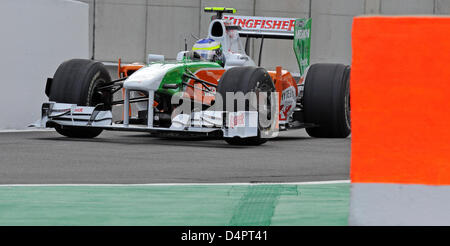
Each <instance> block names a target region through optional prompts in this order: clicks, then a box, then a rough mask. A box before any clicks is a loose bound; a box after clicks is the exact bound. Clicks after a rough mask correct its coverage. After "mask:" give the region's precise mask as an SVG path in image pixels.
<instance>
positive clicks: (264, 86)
mask: <svg viewBox="0 0 450 246" xmlns="http://www.w3.org/2000/svg"><path fill="white" fill-rule="evenodd" d="M273 91H275V86H274V84H273V81H272V78H271V77H270V75H269V73H267V71H266V70H265V69H264V68H261V67H234V68H230V69H228V70H227V71H226V72H225V73H224V74H223V75H222V77H221V78H220V80H219V84H218V86H217V92H218V93H219V94H220V95H221V96H222V100H223V105H224V110H226V105H227V101H226V93H227V92H233V93H236V92H242V93H243V94H244V95H245V94H247V93H248V92H256V94H257V95H258V92H267V93H268V95H269V96H270V92H273ZM267 101H269V102H270V100H269V99H268V100H267ZM268 108H269V109H270V106H269V107H268ZM257 109H259V107H258V105H256V106H251V105H250V102H249V100H246V102H245V110H246V111H248V110H257ZM237 110H238V109H237V107H236V102H235V108H234V110H232V111H233V112H236V111H237ZM266 113H268V115H270V112H266ZM258 124H259V123H258ZM258 128H259V129H258V136H256V137H248V138H240V137H234V138H225V141H226V142H227V143H229V144H231V145H261V144H263V143H265V142H267V138H263V137H261V130H262V128H261V125H259V127H258Z"/></svg>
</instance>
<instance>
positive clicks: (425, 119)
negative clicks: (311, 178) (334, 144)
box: [349, 17, 450, 225]
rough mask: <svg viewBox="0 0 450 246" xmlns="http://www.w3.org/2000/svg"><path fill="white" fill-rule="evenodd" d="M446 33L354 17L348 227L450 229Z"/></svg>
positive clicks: (419, 21) (398, 20) (449, 48)
mask: <svg viewBox="0 0 450 246" xmlns="http://www.w3.org/2000/svg"><path fill="white" fill-rule="evenodd" d="M449 30H450V18H446V17H357V18H355V19H354V22H353V37H352V42H353V43H352V45H353V58H352V70H351V82H350V83H351V97H350V98H351V107H352V112H351V114H352V157H351V181H352V191H351V202H350V203H351V204H350V218H349V223H350V224H351V225H450V124H449V123H450V35H449Z"/></svg>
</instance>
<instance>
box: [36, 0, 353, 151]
mask: <svg viewBox="0 0 450 246" xmlns="http://www.w3.org/2000/svg"><path fill="white" fill-rule="evenodd" d="M205 11H206V12H214V13H215V16H213V17H212V18H211V23H210V25H209V30H208V37H207V38H206V39H202V40H200V41H198V42H197V43H195V44H194V46H193V48H192V50H191V51H181V52H179V53H178V55H177V60H176V61H164V56H161V55H149V58H148V64H146V65H136V64H132V65H125V66H122V65H121V64H120V60H119V77H120V79H118V80H115V81H111V78H110V75H109V74H108V72H107V70H106V68H105V67H104V65H103V64H102V63H100V62H95V61H92V60H84V59H73V60H69V61H66V62H64V63H62V64H61V65H60V66H59V67H58V69H57V71H56V73H55V75H54V77H53V78H52V79H50V78H49V79H48V80H47V84H46V89H45V92H46V95H47V96H48V97H49V102H47V103H44V104H43V105H42V117H41V120H40V121H39V123H38V124H35V126H39V127H51V128H55V129H56V131H57V132H58V133H60V134H62V135H64V136H67V137H75V138H93V137H96V136H98V135H99V134H100V133H101V132H102V131H103V130H117V131H141V132H150V133H157V134H159V133H171V134H187V135H192V134H193V135H211V134H217V135H219V136H221V137H223V138H224V139H225V141H226V142H228V143H229V144H234V145H259V144H263V143H264V142H266V141H267V139H268V138H271V137H276V136H277V133H278V131H282V130H288V129H295V128H306V131H307V133H308V134H309V135H310V136H312V137H325V138H345V137H347V136H348V135H349V134H350V100H349V76H350V67H349V66H346V65H342V64H313V65H310V33H311V19H291V18H272V17H254V16H237V15H233V14H234V13H235V12H236V10H234V9H232V8H205ZM252 38H257V39H260V40H261V46H260V48H261V50H262V44H263V41H264V39H291V40H293V48H294V52H295V55H296V58H297V61H298V65H299V70H300V79H299V80H298V81H296V80H295V79H294V77H293V76H292V74H291V73H290V72H288V71H286V70H283V69H282V68H281V67H277V68H276V70H275V71H267V70H266V69H264V68H262V67H260V66H259V65H260V63H261V50H260V55H259V62H258V65H257V64H256V63H255V62H254V61H253V60H252V59H251V58H250V57H249V56H248V55H247V54H248V52H247V51H248V48H249V40H251V39H252ZM244 39H246V42H245V45H243V44H242V43H241V40H244ZM117 92H119V93H120V92H121V93H122V94H123V100H113V98H114V97H113V94H115V93H117ZM248 95H250V96H248ZM239 100H241V101H239ZM120 104H122V105H123V119H122V121H118V122H114V123H113V120H112V107H113V106H114V105H120ZM131 104H134V105H135V106H134V107H133V109H134V110H135V111H137V117H131V116H132V115H133V114H132V112H131V111H132V110H131V107H130V105H131ZM225 105H226V106H225ZM230 105H231V106H230ZM238 106H240V107H238ZM134 114H135V115H136V112H134Z"/></svg>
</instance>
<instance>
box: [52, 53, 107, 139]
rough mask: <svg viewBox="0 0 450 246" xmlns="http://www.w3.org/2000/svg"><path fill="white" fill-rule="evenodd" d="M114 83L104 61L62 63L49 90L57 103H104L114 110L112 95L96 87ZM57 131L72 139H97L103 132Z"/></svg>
mask: <svg viewBox="0 0 450 246" xmlns="http://www.w3.org/2000/svg"><path fill="white" fill-rule="evenodd" d="M109 82H111V77H110V75H109V73H108V71H107V70H106V68H105V66H104V65H103V64H102V63H101V62H95V61H91V60H86V59H72V60H68V61H66V62H64V63H62V64H61V65H60V66H59V67H58V69H57V70H56V72H55V75H54V77H53V81H52V84H51V87H50V92H49V100H50V101H53V102H57V103H72V104H77V105H78V106H97V105H98V104H103V105H104V107H105V108H106V109H110V108H111V102H112V94H111V93H109V92H107V91H106V92H103V93H100V92H98V91H97V90H96V88H97V87H99V86H101V85H103V84H105V83H109ZM55 129H56V131H57V132H58V133H59V134H61V135H63V136H66V137H71V138H94V137H96V136H98V135H99V134H100V133H101V132H102V131H103V130H102V129H94V128H86V127H75V126H57V127H55Z"/></svg>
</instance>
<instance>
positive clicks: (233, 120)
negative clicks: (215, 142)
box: [229, 112, 245, 128]
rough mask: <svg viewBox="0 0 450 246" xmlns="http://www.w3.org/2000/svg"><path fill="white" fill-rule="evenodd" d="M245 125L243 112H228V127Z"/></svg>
mask: <svg viewBox="0 0 450 246" xmlns="http://www.w3.org/2000/svg"><path fill="white" fill-rule="evenodd" d="M242 126H245V113H244V112H242V113H237V114H230V124H229V127H230V128H235V127H242Z"/></svg>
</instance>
